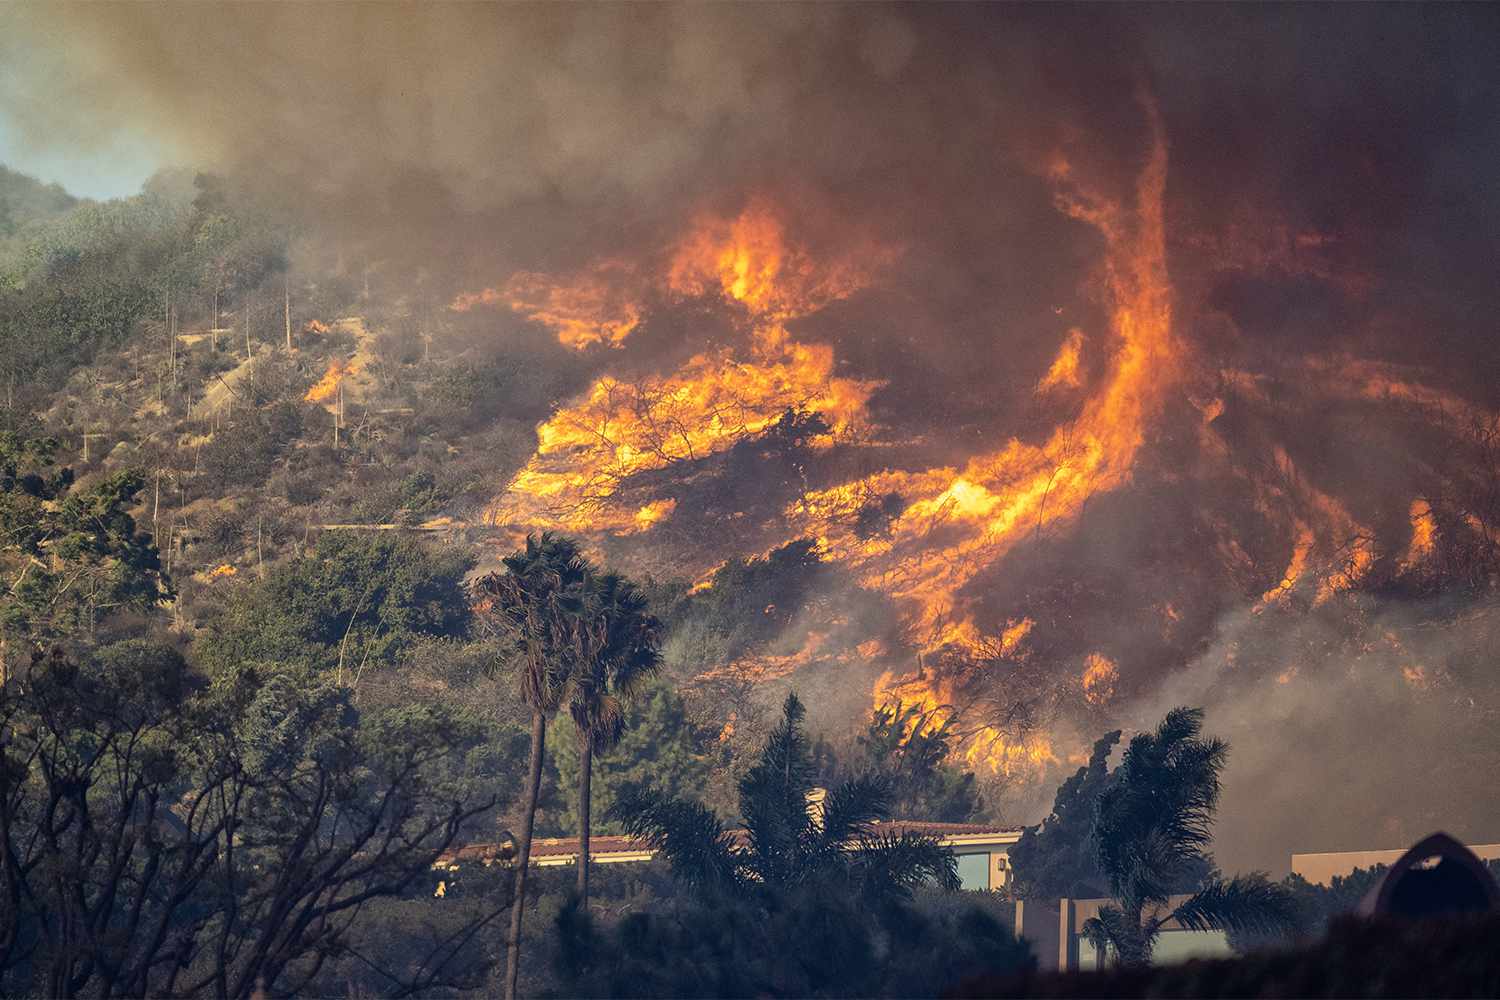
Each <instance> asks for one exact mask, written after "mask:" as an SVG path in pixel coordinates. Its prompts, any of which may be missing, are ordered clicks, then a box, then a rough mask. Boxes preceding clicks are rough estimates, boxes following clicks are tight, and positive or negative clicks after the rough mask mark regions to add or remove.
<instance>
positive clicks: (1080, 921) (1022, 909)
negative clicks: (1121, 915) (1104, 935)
mask: <svg viewBox="0 0 1500 1000" xmlns="http://www.w3.org/2000/svg"><path fill="white" fill-rule="evenodd" d="M1186 898H1187V896H1186V895H1178V896H1172V897H1171V898H1170V899H1169V900H1168V901H1167V905H1166V907H1165V908H1167V909H1172V908H1175V907H1176V906H1178V905H1179V904H1180V903H1181V902H1182V901H1183V900H1184V899H1186ZM1113 902H1114V900H1112V899H1018V900H1016V923H1015V928H1016V936H1017V937H1019V938H1024V939H1025V940H1026V942H1027V943H1028V944H1030V945H1031V950H1032V951H1033V952H1034V953H1035V954H1036V958H1037V966H1038V968H1041V969H1046V970H1049V971H1051V970H1056V971H1058V972H1069V971H1076V970H1088V969H1097V968H1099V967H1100V966H1101V965H1103V964H1104V958H1103V956H1101V955H1100V954H1099V951H1098V949H1096V948H1095V947H1094V945H1093V943H1092V942H1090V941H1089V940H1088V938H1086V937H1084V935H1083V925H1084V924H1085V923H1086V922H1087V921H1088V920H1089V919H1090V918H1091V917H1095V916H1098V915H1099V911H1100V910H1101V909H1103V908H1104V907H1105V906H1108V905H1110V904H1111V903H1113ZM1232 951H1233V949H1231V948H1230V947H1229V938H1228V936H1227V935H1225V934H1224V932H1222V931H1190V930H1187V929H1186V928H1184V927H1183V926H1182V925H1180V924H1178V923H1177V921H1175V920H1168V921H1167V922H1166V923H1165V924H1163V925H1162V929H1161V935H1160V936H1159V937H1158V938H1157V939H1156V946H1155V948H1153V949H1152V953H1151V961H1152V962H1153V963H1155V964H1158V965H1166V964H1169V963H1172V962H1185V961H1187V960H1188V959H1190V958H1219V957H1222V956H1225V955H1229V954H1232Z"/></svg>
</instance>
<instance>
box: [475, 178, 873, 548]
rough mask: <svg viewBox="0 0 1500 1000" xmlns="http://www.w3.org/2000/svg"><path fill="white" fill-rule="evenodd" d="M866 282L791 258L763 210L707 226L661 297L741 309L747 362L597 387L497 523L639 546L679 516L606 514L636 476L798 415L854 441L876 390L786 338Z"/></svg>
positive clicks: (568, 414) (563, 420) (573, 408)
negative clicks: (800, 320) (612, 537)
mask: <svg viewBox="0 0 1500 1000" xmlns="http://www.w3.org/2000/svg"><path fill="white" fill-rule="evenodd" d="M876 256H877V257H879V256H880V255H879V254H877V255H876ZM527 280H528V281H530V280H531V279H530V277H528V279H527ZM867 280H868V279H867V277H866V273H865V272H864V271H862V270H861V269H860V268H859V267H858V266H856V264H855V262H854V260H853V258H848V259H842V260H837V261H835V262H833V263H832V264H831V265H829V266H827V267H820V266H819V265H817V264H816V263H814V262H813V261H812V260H811V259H810V258H809V257H808V256H807V254H806V253H805V252H803V251H801V250H799V249H798V248H796V247H793V246H791V245H789V244H788V242H787V240H786V235H785V231H784V228H783V226H782V223H781V222H780V220H779V218H778V217H777V216H776V215H775V214H774V213H773V212H772V210H771V209H770V208H769V207H768V206H767V205H765V204H763V203H756V204H753V205H751V206H750V207H749V208H747V209H746V210H745V211H744V212H742V213H741V214H740V215H739V216H737V217H735V218H733V219H720V218H717V217H710V216H705V217H703V218H701V219H699V220H698V222H697V223H696V224H695V225H694V226H693V228H692V231H691V232H690V233H689V234H688V235H687V237H686V238H685V239H683V240H682V241H681V242H680V243H679V244H678V245H677V247H676V248H675V249H674V250H673V252H672V253H671V255H670V265H669V266H668V268H667V273H666V274H665V275H664V277H663V279H662V281H661V284H662V287H663V292H664V294H666V295H668V296H671V297H675V298H678V299H683V298H702V297H715V298H718V299H721V300H722V301H725V302H728V303H731V304H733V305H734V306H735V307H736V308H737V309H738V310H739V311H740V312H741V314H742V317H743V319H744V321H745V322H746V324H747V325H748V333H749V339H750V350H749V357H747V358H742V357H740V356H739V354H738V353H737V352H736V351H734V350H733V349H731V348H720V349H718V350H714V351H709V352H703V353H699V354H695V355H693V356H692V357H690V358H689V359H688V360H687V361H686V362H685V363H684V364H683V365H682V367H680V368H679V369H678V370H677V371H676V372H674V373H672V374H669V375H651V376H643V377H640V378H637V379H633V380H625V379H623V378H620V377H616V376H612V375H606V376H604V377H602V378H600V379H598V380H597V381H596V382H595V383H594V384H593V386H592V387H591V388H590V389H589V390H588V391H587V392H586V393H585V394H584V395H583V396H582V398H580V399H578V400H575V401H574V402H573V403H572V405H570V406H568V407H565V408H563V409H561V410H559V411H558V413H557V414H556V415H555V416H554V417H553V418H552V419H551V420H548V421H547V422H546V423H544V424H542V425H541V426H540V427H539V428H538V429H537V449H536V453H535V454H534V455H533V457H532V459H531V461H530V462H529V463H528V464H527V466H526V467H525V468H524V469H523V470H522V471H521V472H520V474H518V475H517V476H516V477H515V479H514V480H512V482H511V484H510V487H509V489H508V491H507V492H506V494H505V495H504V496H502V497H501V499H500V501H499V502H498V503H497V504H496V505H495V506H494V507H492V508H491V510H490V511H489V514H488V518H489V520H490V521H491V522H492V523H497V524H508V525H525V526H545V527H556V526H563V527H566V528H569V529H571V530H575V531H601V530H603V531H610V532H614V533H618V534H628V533H633V532H638V531H642V530H646V529H648V528H650V527H652V526H654V525H656V524H658V523H660V522H661V521H662V520H664V519H666V518H667V517H669V516H670V514H671V512H672V508H671V507H669V506H665V505H658V506H654V507H652V508H651V512H650V513H649V514H646V515H643V514H642V513H641V512H639V511H637V512H636V513H634V514H626V513H623V512H620V511H616V510H612V509H610V508H609V507H608V505H607V503H606V501H608V500H610V499H611V498H612V497H614V496H615V495H616V493H617V492H618V491H619V490H620V489H621V487H622V486H623V485H624V484H625V483H626V481H627V480H629V479H630V478H631V477H633V476H637V475H639V474H642V473H646V472H652V471H656V470H660V469H665V468H667V467H669V466H673V465H677V464H680V463H686V462H693V461H696V460H699V459H702V458H704V457H707V456H710V455H713V454H717V453H719V452H722V451H724V450H725V449H727V448H729V447H731V446H732V445H733V444H734V443H735V442H737V441H740V440H743V439H744V438H746V437H748V436H751V435H754V434H757V433H760V432H761V431H764V430H765V429H766V428H768V427H770V426H771V425H772V424H774V423H775V422H776V421H778V420H780V419H781V418H782V417H783V416H784V415H785V414H786V413H788V412H789V411H798V412H802V413H806V414H814V415H817V416H819V417H821V418H822V419H823V420H824V421H825V422H826V424H827V426H828V428H829V429H830V431H831V432H832V434H834V435H839V434H843V433H846V432H847V431H849V430H850V429H851V428H853V427H855V426H856V425H858V424H859V423H860V422H861V421H862V420H863V418H864V414H865V407H866V404H867V403H868V401H869V399H870V395H871V394H872V393H873V392H874V391H875V390H876V389H877V388H879V383H877V382H870V381H861V380H858V379H850V378H843V377H840V376H838V375H836V374H835V359H834V353H833V348H832V347H830V346H828V345H826V344H804V343H800V342H798V341H796V340H794V339H793V338H792V336H791V334H790V333H789V332H788V331H787V328H786V325H785V324H786V323H787V322H788V321H789V320H792V319H795V318H797V317H799V316H805V315H809V314H811V313H814V312H816V311H817V310H819V309H821V308H823V307H824V306H826V305H827V304H828V303H830V302H832V301H836V300H837V299H840V298H843V297H845V296H847V295H850V294H852V293H853V292H854V291H856V290H858V289H859V288H861V287H863V285H864V283H865V282H866V281H867ZM544 297H545V296H544Z"/></svg>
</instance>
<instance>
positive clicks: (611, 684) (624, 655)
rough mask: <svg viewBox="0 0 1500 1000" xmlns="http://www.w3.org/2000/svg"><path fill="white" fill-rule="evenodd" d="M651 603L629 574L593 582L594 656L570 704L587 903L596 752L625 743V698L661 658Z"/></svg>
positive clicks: (581, 887)
mask: <svg viewBox="0 0 1500 1000" xmlns="http://www.w3.org/2000/svg"><path fill="white" fill-rule="evenodd" d="M647 606H648V605H647V601H646V596H645V595H644V594H642V593H641V592H640V590H639V589H638V588H637V587H636V585H635V584H633V583H631V582H630V581H629V580H627V579H626V578H625V577H623V576H620V575H618V574H616V573H606V574H604V575H603V576H597V577H593V578H591V579H590V581H589V587H588V609H587V621H586V632H587V635H586V641H587V644H588V661H587V663H586V664H584V670H583V671H582V672H580V673H579V674H578V676H576V677H574V678H573V685H572V697H571V698H570V700H569V703H568V710H569V712H570V713H571V714H572V716H573V725H574V727H575V728H576V729H577V731H578V898H579V901H580V905H581V906H583V907H585V908H587V906H588V901H589V832H590V830H589V828H590V817H589V813H590V809H591V806H592V802H591V784H592V781H593V772H594V754H595V753H603V752H605V751H606V750H608V749H609V748H611V747H613V746H614V745H615V744H617V743H619V742H620V736H621V734H622V733H623V731H624V727H625V716H624V712H623V710H622V708H621V704H620V699H621V698H622V697H624V696H627V695H629V694H630V693H631V692H632V691H633V690H634V689H635V687H636V686H637V685H638V684H639V683H640V682H641V681H643V680H644V679H645V678H646V677H648V676H649V675H651V674H653V673H655V671H656V668H657V666H658V665H659V663H660V656H659V655H658V650H659V648H660V646H661V623H660V622H659V621H657V620H656V619H655V618H654V617H652V615H651V614H649V613H648V611H647Z"/></svg>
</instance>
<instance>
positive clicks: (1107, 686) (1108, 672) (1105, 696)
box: [1083, 653, 1120, 705]
mask: <svg viewBox="0 0 1500 1000" xmlns="http://www.w3.org/2000/svg"><path fill="white" fill-rule="evenodd" d="M1119 679H1120V668H1119V667H1118V666H1116V665H1115V661H1114V660H1111V659H1110V658H1109V657H1107V656H1105V655H1104V654H1103V653H1090V654H1089V655H1088V656H1087V657H1086V658H1085V659H1084V661H1083V697H1084V698H1085V699H1086V700H1087V701H1088V703H1089V704H1090V705H1103V704H1104V703H1105V702H1107V701H1109V700H1110V699H1112V698H1113V697H1114V696H1115V683H1116V682H1117V681H1119Z"/></svg>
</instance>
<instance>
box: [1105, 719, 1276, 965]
mask: <svg viewBox="0 0 1500 1000" xmlns="http://www.w3.org/2000/svg"><path fill="white" fill-rule="evenodd" d="M1202 731H1203V710H1202V709H1196V708H1174V709H1173V710H1172V711H1170V712H1168V713H1167V717H1166V718H1165V719H1164V720H1162V723H1161V725H1160V726H1158V727H1157V728H1156V731H1155V732H1154V733H1141V734H1140V735H1138V736H1136V737H1135V738H1134V739H1132V740H1131V741H1130V745H1129V746H1128V747H1127V748H1126V750H1125V756H1124V759H1123V760H1122V761H1121V763H1120V766H1119V768H1118V769H1116V771H1115V772H1114V774H1112V775H1110V778H1109V781H1108V783H1107V784H1106V786H1105V788H1104V789H1103V790H1102V791H1101V792H1100V794H1099V799H1098V802H1097V805H1096V806H1095V812H1094V830H1093V839H1094V847H1095V851H1096V853H1097V857H1098V862H1099V870H1100V871H1101V872H1103V874H1104V875H1105V877H1106V878H1108V880H1109V887H1110V894H1111V895H1112V896H1113V897H1114V900H1115V902H1114V903H1113V904H1112V905H1109V906H1106V907H1104V908H1103V909H1102V910H1100V911H1099V915H1098V916H1097V917H1095V918H1092V919H1090V920H1088V921H1087V922H1085V924H1084V926H1083V931H1084V934H1085V935H1087V936H1088V938H1089V940H1090V941H1091V942H1092V943H1093V944H1094V946H1095V947H1096V948H1099V949H1101V950H1102V949H1103V948H1105V947H1107V946H1108V947H1113V948H1114V950H1115V953H1116V954H1117V955H1118V957H1119V961H1120V962H1121V963H1122V964H1125V965H1145V964H1146V963H1148V962H1150V960H1151V952H1152V949H1153V947H1154V946H1155V943H1156V939H1157V936H1158V935H1159V934H1160V933H1161V928H1162V926H1163V925H1164V924H1166V923H1167V922H1168V921H1169V920H1176V921H1177V922H1178V924H1180V925H1181V926H1182V927H1184V928H1186V929H1188V930H1196V931H1201V930H1225V931H1278V930H1285V929H1288V928H1290V927H1291V926H1292V925H1293V924H1294V922H1295V911H1294V908H1293V903H1292V900H1291V897H1290V896H1289V895H1288V894H1287V893H1286V892H1285V891H1284V890H1283V889H1282V888H1281V887H1280V886H1279V885H1277V884H1275V883H1273V882H1271V881H1270V879H1268V878H1267V877H1266V875H1265V873H1263V872H1255V873H1253V874H1250V875H1241V876H1236V877H1235V878H1232V879H1224V878H1220V877H1218V876H1217V874H1214V875H1212V876H1210V877H1208V878H1195V877H1194V876H1195V875H1196V874H1198V873H1202V872H1205V871H1212V870H1213V867H1212V860H1211V859H1210V858H1209V856H1208V854H1207V848H1208V845H1209V844H1210V843H1211V841H1212V836H1211V834H1210V832H1209V831H1210V827H1211V826H1212V825H1213V816H1214V810H1215V809H1216V808H1217V807H1218V803H1219V773H1220V772H1221V771H1222V770H1223V768H1224V763H1225V761H1226V759H1227V758H1228V755H1229V745H1228V744H1227V743H1225V742H1224V741H1223V740H1220V739H1204V738H1202V736H1201V733H1202ZM1190 881H1198V882H1199V883H1200V884H1201V888H1199V889H1198V891H1197V892H1194V893H1193V894H1192V895H1191V896H1189V897H1188V898H1187V899H1186V900H1184V901H1183V902H1182V903H1180V904H1178V905H1177V906H1175V907H1173V906H1171V905H1170V898H1171V895H1172V893H1173V890H1174V889H1176V888H1179V887H1181V886H1182V885H1183V884H1184V883H1185V882H1190Z"/></svg>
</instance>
